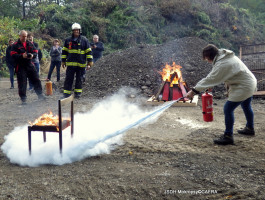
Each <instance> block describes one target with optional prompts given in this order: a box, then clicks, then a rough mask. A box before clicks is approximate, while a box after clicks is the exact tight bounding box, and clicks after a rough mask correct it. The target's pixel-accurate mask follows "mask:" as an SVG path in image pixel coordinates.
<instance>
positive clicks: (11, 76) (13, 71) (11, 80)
mask: <svg viewBox="0 0 265 200" xmlns="http://www.w3.org/2000/svg"><path fill="white" fill-rule="evenodd" d="M7 66H8V69H9V74H10V83H11V87H14V73H15V66H13V65H10V64H7Z"/></svg>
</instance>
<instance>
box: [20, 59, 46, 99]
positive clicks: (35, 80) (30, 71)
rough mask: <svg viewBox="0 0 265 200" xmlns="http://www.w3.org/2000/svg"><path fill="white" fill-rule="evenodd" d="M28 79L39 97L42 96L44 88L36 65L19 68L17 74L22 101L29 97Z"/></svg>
mask: <svg viewBox="0 0 265 200" xmlns="http://www.w3.org/2000/svg"><path fill="white" fill-rule="evenodd" d="M27 78H28V79H29V81H30V82H31V83H32V84H33V87H34V90H35V92H36V94H37V95H40V94H42V86H41V82H40V79H39V74H38V72H37V70H36V68H35V66H34V65H32V64H31V65H26V66H19V67H18V72H17V82H18V94H19V96H20V98H21V99H26V98H27V95H26V92H27Z"/></svg>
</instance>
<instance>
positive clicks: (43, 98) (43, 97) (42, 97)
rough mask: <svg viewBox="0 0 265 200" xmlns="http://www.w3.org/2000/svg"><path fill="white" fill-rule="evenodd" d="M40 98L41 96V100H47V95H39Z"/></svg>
mask: <svg viewBox="0 0 265 200" xmlns="http://www.w3.org/2000/svg"><path fill="white" fill-rule="evenodd" d="M38 98H39V100H40V101H44V100H46V97H45V96H43V94H40V95H38Z"/></svg>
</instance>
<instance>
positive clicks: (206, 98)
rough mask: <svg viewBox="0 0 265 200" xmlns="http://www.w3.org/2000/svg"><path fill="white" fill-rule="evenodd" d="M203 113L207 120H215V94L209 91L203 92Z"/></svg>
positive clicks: (204, 118)
mask: <svg viewBox="0 0 265 200" xmlns="http://www.w3.org/2000/svg"><path fill="white" fill-rule="evenodd" d="M202 114H203V120H204V121H205V122H211V121H213V95H212V94H210V93H208V91H206V92H205V93H203V94H202Z"/></svg>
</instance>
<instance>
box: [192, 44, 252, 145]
mask: <svg viewBox="0 0 265 200" xmlns="http://www.w3.org/2000/svg"><path fill="white" fill-rule="evenodd" d="M202 56H203V59H204V60H206V61H207V62H209V63H211V64H213V68H212V71H211V72H210V73H209V74H208V75H207V77H205V78H203V79H202V80H200V81H199V82H198V83H197V84H196V86H195V87H194V88H192V90H190V91H189V92H188V93H187V97H188V98H192V97H193V96H194V95H195V94H199V93H200V92H202V91H204V90H206V89H209V88H212V87H214V86H216V85H219V84H221V83H223V82H224V83H225V84H226V86H227V87H228V100H227V101H226V103H225V105H224V115H225V131H224V134H222V135H221V136H220V138H217V139H215V140H214V143H215V144H218V145H228V144H234V138H233V126H234V122H235V119H234V110H235V109H236V108H237V107H238V106H239V105H241V107H242V109H243V111H244V114H245V117H246V121H247V123H246V126H245V128H244V129H241V130H238V131H237V132H238V133H239V134H242V135H249V136H254V135H255V131H254V113H253V110H252V108H251V101H252V98H253V93H254V92H255V91H256V90H257V79H256V78H255V76H254V75H253V73H252V72H251V71H250V70H249V69H248V67H247V66H246V65H245V64H244V63H243V62H242V61H241V60H240V59H239V58H238V57H237V56H235V54H234V52H233V51H231V50H228V49H218V48H217V47H216V46H215V45H213V44H209V45H207V46H206V47H205V48H204V49H203V52H202Z"/></svg>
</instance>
